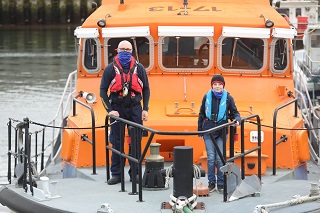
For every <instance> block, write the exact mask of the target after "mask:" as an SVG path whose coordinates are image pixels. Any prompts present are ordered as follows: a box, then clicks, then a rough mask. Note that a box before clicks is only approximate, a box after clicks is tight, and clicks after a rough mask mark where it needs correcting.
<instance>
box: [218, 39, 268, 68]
mask: <svg viewBox="0 0 320 213" xmlns="http://www.w3.org/2000/svg"><path fill="white" fill-rule="evenodd" d="M265 42H266V40H265V39H260V38H239V37H221V38H220V39H219V42H218V43H219V44H220V45H219V53H218V55H219V56H220V57H219V58H218V65H219V67H220V69H221V70H223V71H240V72H252V71H254V72H257V71H261V70H262V69H263V65H264V58H265V53H266V52H267V51H266V50H265V46H266V45H265Z"/></svg>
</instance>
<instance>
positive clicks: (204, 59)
mask: <svg viewBox="0 0 320 213" xmlns="http://www.w3.org/2000/svg"><path fill="white" fill-rule="evenodd" d="M98 21H101V23H105V26H102V25H100V26H98V24H97V23H98ZM268 24H270V25H268ZM295 35H296V31H295V30H294V29H291V28H290V26H289V25H288V23H287V22H286V20H285V19H284V18H283V17H282V16H281V15H280V14H279V13H278V12H277V11H276V10H274V8H272V7H271V6H270V2H269V1H268V0H255V1H252V0H250V1H249V0H242V1H239V0H213V1H201V0H189V1H182V0H176V1H175V0H161V1H154V0H135V1H134V0H125V1H124V2H120V1H118V0H103V1H102V5H100V6H99V7H98V8H97V10H95V11H94V12H93V13H92V14H91V15H90V16H89V17H88V18H87V20H85V22H84V23H83V24H82V26H81V27H79V28H77V29H76V30H75V36H76V37H77V38H78V39H79V57H78V82H77V91H86V92H90V93H94V94H95V95H96V96H97V97H98V96H99V86H100V79H101V76H102V73H103V71H104V69H105V67H106V66H107V64H108V63H110V62H111V60H112V58H113V57H114V56H115V54H116V51H115V49H116V47H117V44H118V42H119V41H121V40H123V39H127V40H128V41H130V42H131V43H132V46H133V48H134V50H133V56H134V57H135V58H136V59H137V60H138V61H140V62H141V63H142V64H143V65H144V66H145V68H146V70H147V72H148V77H149V82H150V88H151V98H150V104H149V108H150V109H149V120H148V121H147V122H144V125H145V126H147V127H150V128H152V129H156V130H166V131H197V116H198V112H199V108H200V104H201V100H202V97H203V94H205V93H206V92H207V91H208V89H209V88H210V79H211V77H212V75H214V74H222V75H223V76H224V78H225V80H226V87H225V88H226V89H227V91H229V92H230V93H231V94H232V96H233V97H234V99H235V101H236V103H237V107H238V110H239V112H240V114H241V117H242V118H244V117H246V116H249V115H253V114H258V115H259V116H260V118H261V123H262V124H263V126H262V132H263V141H262V153H263V155H264V156H267V163H266V164H267V166H268V167H271V166H272V131H273V130H272V128H270V127H272V125H273V113H274V110H275V109H276V108H277V107H279V106H281V105H283V104H285V103H287V102H289V101H291V100H292V98H290V97H288V95H287V93H288V92H289V91H291V92H293V93H294V91H295V90H294V83H293V76H292V74H293V64H292V45H291V44H292V42H291V39H292V38H293V37H294V36H295ZM90 105H91V106H92V107H93V109H94V113H95V122H96V126H103V125H104V122H105V117H106V114H107V113H106V110H105V109H104V107H103V105H102V103H101V101H100V98H97V100H96V102H95V103H93V104H90ZM293 112H294V105H293V104H292V105H289V106H288V107H285V108H283V109H281V110H279V113H278V116H277V127H280V128H282V129H278V130H277V136H276V137H277V140H279V138H280V137H281V136H283V135H286V136H287V137H288V140H287V141H286V142H284V143H281V144H280V145H279V146H278V151H277V167H279V168H290V169H294V168H296V167H298V166H299V165H301V164H303V163H304V162H305V161H307V160H309V149H308V138H307V132H306V131H305V130H294V129H297V128H301V127H303V120H302V119H301V116H297V117H294V116H293ZM90 126H91V115H90V111H89V110H88V109H87V108H85V107H83V106H80V105H79V106H77V113H76V116H69V118H68V127H81V128H85V127H90ZM292 129H293V130H292ZM255 130H256V126H255V125H254V124H246V129H245V133H244V138H245V143H246V149H250V148H252V147H254V146H256V138H255V132H254V131H255ZM83 134H86V135H87V136H88V137H89V138H90V137H91V130H90V129H81V130H76V131H73V130H70V129H69V130H64V134H63V145H62V153H61V157H62V158H63V159H64V160H65V161H66V162H68V163H70V164H71V165H73V166H75V167H86V166H90V165H92V155H91V154H92V151H91V149H92V147H91V145H90V144H88V143H87V142H85V141H83V140H82V139H81V136H82V135H83ZM104 140H105V132H104V129H103V128H98V129H96V141H97V148H96V150H97V165H104V163H105V141H104ZM153 142H157V143H159V144H161V147H160V154H161V155H162V156H164V158H165V160H172V159H173V156H172V152H173V147H175V146H192V147H193V152H194V153H193V157H194V159H193V160H194V163H196V164H199V163H200V158H201V157H202V156H203V151H204V150H205V147H204V142H203V140H202V139H200V138H198V137H197V136H183V137H182V136H180V137H179V136H155V137H154V138H153ZM145 143H146V139H145V138H144V139H143V141H142V146H144V144H145ZM235 147H236V149H237V148H239V147H240V145H239V142H236V143H235Z"/></svg>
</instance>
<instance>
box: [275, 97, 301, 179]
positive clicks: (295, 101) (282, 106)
mask: <svg viewBox="0 0 320 213" xmlns="http://www.w3.org/2000/svg"><path fill="white" fill-rule="evenodd" d="M297 101H298V99H297V98H295V99H293V100H291V101H289V102H287V103H285V104H283V105H281V106H279V107H277V108H276V109H275V110H274V113H273V129H272V130H273V140H272V142H273V143H272V144H273V147H272V148H273V150H272V157H273V161H272V167H273V168H272V173H273V175H276V163H277V145H279V144H280V143H282V142H285V141H287V136H286V135H283V136H281V138H280V140H279V141H276V140H277V115H278V111H279V110H280V109H282V108H284V107H286V106H288V105H290V104H292V103H295V107H294V109H295V110H294V117H297V116H298V115H297V113H298V112H297V111H298V110H297V109H298V105H297Z"/></svg>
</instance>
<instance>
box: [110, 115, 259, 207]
mask: <svg viewBox="0 0 320 213" xmlns="http://www.w3.org/2000/svg"><path fill="white" fill-rule="evenodd" d="M109 117H110V118H113V119H114V120H115V122H120V149H119V150H117V149H115V148H113V147H112V146H109V134H108V127H109V126H110V125H112V124H110V125H109V123H108V122H109V119H108V118H109ZM250 118H256V119H257V122H258V125H257V128H258V145H257V147H256V148H253V149H251V150H248V151H246V152H245V151H244V148H245V147H244V143H245V142H244V122H245V121H246V120H247V119H250ZM125 125H128V126H129V127H133V128H136V130H133V135H131V137H133V138H132V141H131V143H132V144H131V147H133V146H134V147H135V144H136V145H137V147H136V149H137V151H138V154H137V156H136V157H135V156H134V153H135V151H134V150H132V152H131V153H132V154H133V155H131V156H130V155H128V154H126V153H124V148H123V147H124V135H125ZM233 125H235V123H234V122H230V123H226V124H222V125H220V126H217V127H214V128H212V129H209V130H205V131H193V132H192V131H189V132H170V131H158V130H154V129H151V128H148V127H146V126H143V125H140V124H137V123H134V122H131V121H128V120H126V119H123V118H119V117H114V116H106V119H105V132H106V134H105V137H106V175H107V180H109V179H110V162H109V161H110V160H109V159H110V158H109V156H110V154H109V151H112V152H113V153H115V154H118V155H120V166H121V191H125V185H124V159H128V160H129V161H131V162H133V163H134V164H137V165H138V175H139V180H138V183H139V189H138V194H139V201H140V202H142V201H143V199H142V163H143V160H144V159H145V156H146V153H147V151H148V149H149V147H150V144H151V142H152V140H153V138H154V136H155V135H171V136H175V135H176V136H181V135H185V136H192V135H203V134H209V135H210V137H211V139H212V141H213V142H214V145H215V147H216V148H217V151H218V155H219V156H220V159H221V161H222V163H223V165H226V163H227V162H233V161H234V160H235V159H237V158H241V170H242V171H243V172H244V171H245V168H244V167H245V164H244V156H245V155H247V154H250V153H252V152H254V151H257V150H258V176H259V178H260V179H261V135H260V134H261V133H260V132H261V125H260V118H259V116H258V115H251V116H248V117H246V118H243V119H242V122H241V133H242V137H241V154H239V155H237V156H235V157H232V158H230V159H228V160H226V157H225V156H226V145H225V146H224V150H222V151H221V150H219V149H218V145H217V144H216V142H215V140H214V137H213V133H214V132H215V131H217V130H220V129H222V138H223V140H224V144H226V128H228V127H230V126H233ZM138 130H139V131H138ZM143 131H144V132H146V131H147V132H148V133H150V136H149V137H148V140H147V142H146V145H145V147H140V146H141V139H142V136H141V134H142V132H143ZM230 134H231V135H230V137H234V135H232V134H234V131H231V132H230ZM141 148H142V149H143V150H142V153H140V150H141ZM222 152H223V154H222ZM230 152H232V153H233V152H234V150H230ZM133 168H134V167H133ZM132 170H134V169H132ZM242 179H244V173H243V175H242ZM226 184H227V183H226V174H224V187H225V189H226V187H227V185H226ZM132 185H133V192H132V193H136V191H135V189H136V188H135V187H134V186H135V185H136V183H134V181H133V183H132ZM227 196H228V194H227V190H224V202H226V201H227Z"/></svg>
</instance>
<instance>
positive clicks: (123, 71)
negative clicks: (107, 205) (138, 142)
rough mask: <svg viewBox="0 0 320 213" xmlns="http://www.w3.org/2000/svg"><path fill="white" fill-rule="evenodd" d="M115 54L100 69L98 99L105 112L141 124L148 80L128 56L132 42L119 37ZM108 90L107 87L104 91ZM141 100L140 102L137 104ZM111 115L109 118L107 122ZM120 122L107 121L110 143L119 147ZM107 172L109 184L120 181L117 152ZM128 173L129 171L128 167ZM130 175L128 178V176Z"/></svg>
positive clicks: (114, 146) (140, 66)
mask: <svg viewBox="0 0 320 213" xmlns="http://www.w3.org/2000/svg"><path fill="white" fill-rule="evenodd" d="M117 51H118V54H117V55H116V56H115V57H114V59H113V62H111V63H110V64H109V65H108V66H107V67H106V69H105V70H104V72H103V75H102V79H101V84H100V96H101V98H102V103H103V105H104V107H105V108H106V110H107V111H108V113H109V115H113V116H116V117H121V118H124V119H126V120H129V121H132V122H135V123H138V124H142V121H147V120H148V104H149V98H150V88H149V81H148V76H147V73H146V70H145V69H144V67H143V65H142V64H140V63H138V62H137V61H136V60H135V59H134V58H133V56H132V45H131V43H130V42H129V41H126V40H123V41H121V42H120V43H119V45H118V49H117ZM108 90H110V91H109V92H110V93H109V95H108ZM141 101H142V104H143V105H142V106H141ZM113 122H114V119H112V118H110V123H113ZM119 125H120V124H119V123H118V122H116V123H113V124H112V125H111V130H110V143H111V144H112V147H113V148H115V149H117V150H119V149H120V126H119ZM111 161H112V164H111V175H112V178H110V179H109V180H108V184H109V185H113V184H117V183H120V182H121V178H120V175H121V168H120V156H119V155H118V154H114V153H112V157H111ZM129 175H130V177H131V173H130V170H129ZM130 179H131V178H130Z"/></svg>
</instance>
